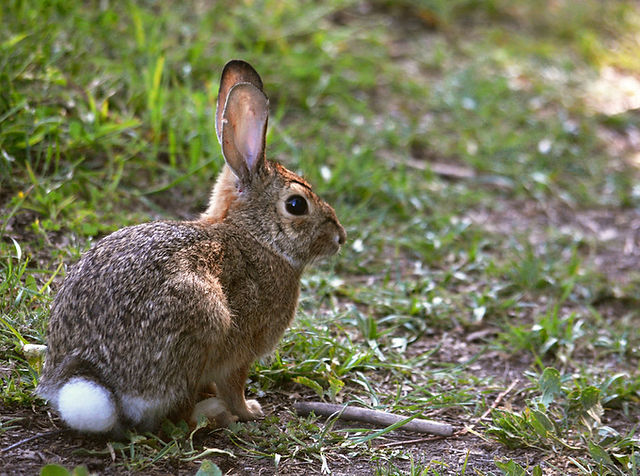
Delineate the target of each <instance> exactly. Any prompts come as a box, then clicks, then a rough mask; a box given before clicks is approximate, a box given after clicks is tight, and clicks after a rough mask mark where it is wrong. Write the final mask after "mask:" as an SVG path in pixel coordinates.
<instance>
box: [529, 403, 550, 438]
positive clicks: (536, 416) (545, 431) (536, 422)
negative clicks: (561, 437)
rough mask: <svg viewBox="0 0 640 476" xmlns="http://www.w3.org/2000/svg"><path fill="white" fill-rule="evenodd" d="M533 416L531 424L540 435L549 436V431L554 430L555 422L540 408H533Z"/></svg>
mask: <svg viewBox="0 0 640 476" xmlns="http://www.w3.org/2000/svg"><path fill="white" fill-rule="evenodd" d="M531 417H532V418H531V425H532V426H533V428H534V430H535V431H536V433H537V434H538V435H540V436H541V437H543V438H547V437H548V436H549V433H552V432H553V430H554V428H553V423H551V421H550V420H549V418H547V416H546V415H545V414H544V413H542V412H540V411H538V410H531Z"/></svg>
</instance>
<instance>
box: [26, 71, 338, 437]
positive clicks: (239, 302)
mask: <svg viewBox="0 0 640 476" xmlns="http://www.w3.org/2000/svg"><path fill="white" fill-rule="evenodd" d="M262 88H263V86H262V80H261V79H260V76H259V75H258V73H257V72H256V71H255V70H254V69H253V67H252V66H250V65H249V64H248V63H246V62H244V61H241V60H232V61H230V62H229V63H227V64H226V66H225V67H224V69H223V72H222V76H221V80H220V89H219V95H218V99H217V105H216V119H215V128H216V134H217V136H218V140H219V142H220V144H221V147H222V154H223V156H224V160H225V165H224V166H223V168H222V170H221V172H220V174H219V176H218V178H217V180H216V183H215V185H214V187H213V190H212V193H211V196H210V200H209V205H208V208H207V209H206V211H205V212H204V213H202V215H201V216H199V218H198V219H195V220H193V221H183V222H177V221H156V222H150V223H146V224H141V225H136V226H130V227H126V228H122V229H120V230H118V231H116V232H114V233H112V234H110V235H108V236H106V237H104V238H103V239H101V240H100V241H98V242H97V243H96V244H95V246H93V248H91V249H90V250H89V251H87V252H86V253H85V254H84V255H83V256H82V257H81V258H80V260H79V261H78V262H77V263H76V264H75V266H73V267H72V268H71V269H70V271H69V273H68V275H67V276H66V278H65V279H64V281H63V284H62V286H61V288H60V290H59V292H58V293H57V295H56V297H55V299H54V302H53V304H52V308H51V317H50V322H49V326H48V330H47V339H48V348H47V355H46V359H45V365H44V368H43V372H42V375H41V378H40V382H39V384H38V386H37V389H36V393H37V394H38V395H40V396H41V397H42V398H44V399H45V400H47V401H48V402H49V403H50V404H51V406H52V407H53V408H54V409H55V410H56V411H57V413H58V414H59V415H60V417H61V418H62V420H63V421H64V422H65V423H66V425H68V426H69V427H71V428H72V429H75V430H77V431H79V432H83V433H90V434H103V435H111V436H114V437H119V436H122V435H123V434H124V432H126V430H129V429H139V430H141V431H152V430H154V429H156V428H157V427H158V425H159V423H160V422H161V421H163V419H165V418H169V419H171V420H174V421H177V420H180V419H184V420H186V421H188V422H190V424H191V425H195V422H197V421H198V419H199V418H200V417H201V416H205V417H207V418H209V419H210V420H213V421H214V423H215V424H217V425H219V426H224V425H227V424H229V423H230V422H232V421H236V420H240V421H246V420H252V419H256V418H259V417H260V416H262V415H263V413H262V409H261V406H260V404H259V403H258V402H257V401H255V400H245V396H244V387H245V383H246V380H247V376H248V372H249V368H250V366H251V364H252V363H253V361H254V360H255V359H256V358H258V357H260V356H263V355H265V354H268V353H269V352H271V351H272V350H273V348H274V347H275V345H276V344H277V343H278V341H279V340H280V338H281V337H282V335H283V333H284V331H285V329H286V328H287V327H288V326H289V324H290V323H291V320H292V319H293V317H294V314H295V311H296V306H297V301H298V295H299V288H300V277H301V274H302V272H303V269H304V267H305V266H306V265H307V264H309V263H310V262H311V261H313V260H315V259H316V258H319V257H323V256H330V255H333V254H335V253H337V252H338V251H339V249H340V247H341V245H343V244H344V243H345V240H346V233H345V230H344V228H343V227H342V225H341V224H340V222H339V221H338V218H337V217H336V214H335V212H334V210H333V208H331V206H329V205H328V204H327V203H325V202H324V201H322V200H321V199H320V198H319V197H318V196H317V195H316V194H315V193H314V192H313V191H312V189H311V185H310V184H309V183H308V182H307V181H306V180H304V179H303V178H301V177H300V176H298V175H296V174H295V173H293V172H291V171H289V170H287V169H286V168H285V167H284V166H282V165H280V164H278V163H277V162H273V161H271V160H267V159H266V155H265V135H266V130H267V121H268V104H269V103H268V99H267V97H266V95H265V94H264V92H263V90H262ZM207 392H215V396H213V397H209V398H204V399H202V400H200V397H201V396H202V395H203V394H206V393H207Z"/></svg>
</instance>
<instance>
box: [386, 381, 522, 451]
mask: <svg viewBox="0 0 640 476" xmlns="http://www.w3.org/2000/svg"><path fill="white" fill-rule="evenodd" d="M518 382H519V380H518V379H515V380H514V381H513V382H511V385H509V386H508V387H507V389H506V390H505V391H503V392H500V393H499V394H498V396H497V397H496V399H495V400H494V401H493V403H492V404H491V406H490V407H489V408H488V409H487V410H486V411H485V412H484V413H483V414H482V415H480V416H479V417H478V418H476V419H475V420H473V423H472V424H471V425H470V426H466V427H464V428H461V429H460V430H458V431H456V432H455V433H453V434H452V435H451V436H453V437H458V436H462V435H465V434H467V433H469V432H470V431H473V428H474V427H475V426H476V425H477V424H478V423H479V422H480V421H481V420H483V419H484V418H485V417H486V416H487V415H489V413H491V412H492V411H493V410H495V409H496V408H497V406H498V405H500V402H501V401H502V399H503V398H504V397H506V396H507V395H508V394H509V392H511V390H513V389H514V387H515V386H516V385H517V384H518ZM442 438H443V437H442V436H427V437H425V438H416V439H413V440H404V441H392V442H391V443H384V444H382V445H380V446H383V447H390V446H400V445H412V444H416V443H426V442H429V441H437V440H441V439H442Z"/></svg>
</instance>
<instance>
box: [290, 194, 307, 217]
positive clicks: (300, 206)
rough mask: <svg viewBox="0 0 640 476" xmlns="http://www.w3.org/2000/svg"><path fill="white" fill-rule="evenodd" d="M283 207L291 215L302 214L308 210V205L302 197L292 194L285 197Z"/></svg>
mask: <svg viewBox="0 0 640 476" xmlns="http://www.w3.org/2000/svg"><path fill="white" fill-rule="evenodd" d="M285 208H286V209H287V211H288V212H289V213H291V214H292V215H304V214H305V213H307V210H309V205H308V204H307V201H306V200H305V199H304V197H301V196H300V195H292V196H290V197H289V198H287V201H286V202H285Z"/></svg>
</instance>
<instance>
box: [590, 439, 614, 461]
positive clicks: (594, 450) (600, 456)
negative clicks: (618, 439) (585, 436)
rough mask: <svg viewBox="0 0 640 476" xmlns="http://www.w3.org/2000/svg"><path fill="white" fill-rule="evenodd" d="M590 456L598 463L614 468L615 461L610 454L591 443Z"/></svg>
mask: <svg viewBox="0 0 640 476" xmlns="http://www.w3.org/2000/svg"><path fill="white" fill-rule="evenodd" d="M589 454H590V455H591V457H592V458H593V460H594V461H595V462H596V463H600V464H606V465H611V466H613V461H612V460H611V457H610V456H609V454H608V453H607V452H606V451H605V450H604V448H602V447H601V446H599V445H596V444H595V443H592V442H589Z"/></svg>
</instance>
